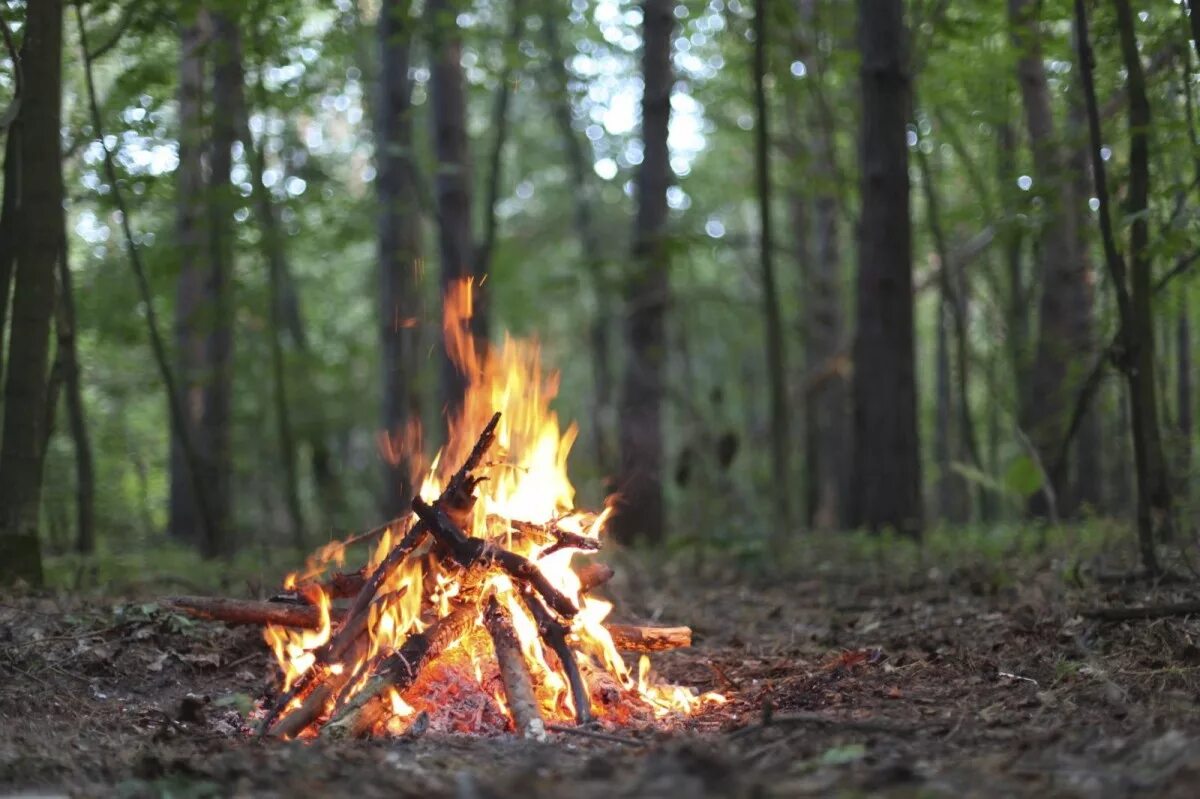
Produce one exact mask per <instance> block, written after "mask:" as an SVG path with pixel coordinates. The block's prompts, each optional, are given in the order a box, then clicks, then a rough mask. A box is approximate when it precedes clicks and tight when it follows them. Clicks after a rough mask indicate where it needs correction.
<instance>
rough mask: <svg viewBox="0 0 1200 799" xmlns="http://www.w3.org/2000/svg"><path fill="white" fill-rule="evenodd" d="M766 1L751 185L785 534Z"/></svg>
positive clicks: (760, 24) (784, 405)
mask: <svg viewBox="0 0 1200 799" xmlns="http://www.w3.org/2000/svg"><path fill="white" fill-rule="evenodd" d="M767 27H768V21H767V1H766V0H754V108H755V118H756V124H755V127H754V164H755V183H756V188H757V191H758V220H759V237H758V267H759V272H760V273H761V279H762V307H763V320H764V322H765V324H764V326H763V333H764V336H765V342H764V344H765V347H764V349H765V353H766V358H765V362H766V367H767V385H768V394H769V395H770V414H771V467H772V471H773V472H774V474H775V480H774V481H773V483H774V486H775V497H774V499H775V505H776V508H775V511H776V525H777V526H778V528H777V531H776V532H777V533H779V534H784V533H786V532H788V528H789V527H790V522H791V511H790V501H789V499H790V497H791V495H792V491H793V489H792V475H791V466H790V455H791V449H792V440H791V434H790V432H789V431H790V427H791V423H790V419H789V411H788V400H787V394H788V391H787V356H786V354H785V352H784V342H783V315H782V313H781V311H780V309H779V289H778V286H777V284H776V279H775V255H774V246H775V243H774V238H773V230H772V225H771V193H772V192H771V189H772V186H771V136H770V112H769V109H768V106H767V89H766V80H767Z"/></svg>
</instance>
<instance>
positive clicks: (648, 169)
mask: <svg viewBox="0 0 1200 799" xmlns="http://www.w3.org/2000/svg"><path fill="white" fill-rule="evenodd" d="M673 10H674V4H673V3H671V2H669V0H644V2H643V4H642V39H643V47H642V81H643V89H642V150H643V160H642V164H641V167H640V168H639V170H638V175H637V188H636V192H637V215H636V218H635V222H634V232H633V258H632V263H631V264H630V270H631V271H630V274H629V277H628V280H627V283H626V297H625V300H626V311H625V338H626V342H627V345H628V349H629V354H628V359H627V361H626V365H625V379H624V383H623V386H622V389H621V433H620V436H621V441H620V443H621V468H620V479H619V481H618V491H619V493H620V495H621V499H622V501H621V504H619V505H618V506H617V508H616V510H615V513H614V516H613V520H612V529H613V533H614V534H615V535H616V536H617V537H618V539H619V540H621V541H624V542H626V543H629V542H632V541H635V540H639V539H641V540H644V541H648V542H652V543H653V542H658V541H661V540H662V538H663V535H664V533H665V529H664V528H665V526H666V516H665V511H664V507H663V478H662V472H663V429H662V405H663V396H664V394H665V385H664V384H665V379H666V374H665V372H666V344H667V341H666V321H665V318H666V312H667V305H668V301H669V296H670V266H669V254H668V247H667V230H666V228H667V213H668V212H667V189H668V188H669V187H670V184H671V166H670V153H669V150H668V147H667V127H668V124H669V122H670V118H671V88H672V82H673V78H672V74H671V40H672V36H673V32H674V26H675V17H674V13H673Z"/></svg>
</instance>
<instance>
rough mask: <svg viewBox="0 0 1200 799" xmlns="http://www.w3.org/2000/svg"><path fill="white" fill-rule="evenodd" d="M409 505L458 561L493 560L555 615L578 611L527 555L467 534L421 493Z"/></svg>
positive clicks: (569, 615)
mask: <svg viewBox="0 0 1200 799" xmlns="http://www.w3.org/2000/svg"><path fill="white" fill-rule="evenodd" d="M412 506H413V511H414V512H415V513H416V514H417V516H418V517H419V518H420V519H421V521H422V522H424V523H425V525H426V526H427V527H429V529H430V531H431V532H432V533H433V535H434V537H436V538H437V539H438V541H439V542H441V544H442V545H443V546H445V547H446V548H447V549H448V550H449V551H450V554H451V556H452V557H453V558H454V559H455V560H456V561H458V562H459V564H460V565H462V566H464V567H471V566H474V565H476V564H479V565H482V566H487V565H488V564H491V563H494V564H496V565H497V566H499V567H500V568H502V569H504V571H506V572H508V576H509V577H511V578H512V579H513V582H515V583H517V584H519V585H528V586H531V587H532V588H533V589H534V590H535V591H537V592H538V594H539V595H540V596H541V597H542V599H544V600H545V602H546V604H547V605H549V606H550V607H551V608H553V609H554V611H555V612H556V613H558V615H560V616H563V617H565V618H568V619H571V618H574V617H575V614H576V613H578V612H579V609H578V608H576V607H575V603H574V602H572V601H571V600H570V599H568V598H567V595H566V594H564V593H562V592H561V591H559V590H558V589H557V588H555V587H554V585H553V584H551V582H550V581H549V580H548V579H546V575H545V574H543V573H542V570H541V569H539V568H538V567H537V566H535V565H533V564H532V563H531V562H530V561H529V559H528V558H526V557H524V556H522V555H518V554H517V553H515V552H510V551H508V550H507V549H504V548H502V547H498V546H496V545H495V544H491V543H488V542H487V541H484V540H483V539H482V538H471V537H468V536H467V534H466V533H464V532H463V531H462V530H460V529H459V527H458V525H456V524H455V523H454V522H453V520H451V519H450V517H449V516H448V515H447V514H446V512H445V511H444V510H442V509H441V508H439V507H437V506H436V505H430V504H429V503H427V502H425V501H424V500H423V499H421V498H420V497H413V501H412Z"/></svg>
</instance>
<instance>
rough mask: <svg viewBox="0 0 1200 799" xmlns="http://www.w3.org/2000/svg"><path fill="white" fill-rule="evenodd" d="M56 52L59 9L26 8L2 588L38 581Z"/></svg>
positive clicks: (1, 485) (54, 256)
mask: <svg viewBox="0 0 1200 799" xmlns="http://www.w3.org/2000/svg"><path fill="white" fill-rule="evenodd" d="M62 46H63V4H62V2H61V0H44V1H43V2H37V3H31V4H30V5H29V6H28V8H27V9H26V19H25V40H24V43H23V45H22V62H23V70H22V71H23V84H24V85H23V86H22V89H23V96H22V97H21V109H20V116H21V132H22V135H21V138H20V146H19V150H18V152H19V153H20V168H21V177H22V180H21V184H20V190H21V191H20V196H19V198H18V199H19V202H20V206H21V227H20V230H21V236H20V238H19V239H18V241H17V244H16V264H15V270H14V273H15V274H14V282H13V308H12V323H11V324H12V332H11V335H10V338H9V342H8V346H9V349H8V359H7V361H8V372H7V375H6V376H5V378H6V379H5V383H4V421H3V430H4V437H3V443H2V444H0V474H3V475H4V479H3V480H0V583H6V582H9V581H11V580H14V579H23V580H25V581H26V582H29V583H31V584H34V585H38V584H40V583H41V581H42V569H41V557H40V551H39V546H38V537H37V536H38V516H39V511H40V506H41V497H42V467H43V465H44V456H45V441H44V438H43V432H44V426H45V420H46V407H45V405H46V376H47V372H46V370H47V359H48V356H49V351H50V322H51V319H52V318H53V316H54V309H55V284H56V267H57V265H58V262H59V259H60V258H61V257H62V248H61V245H62V236H61V234H60V226H61V220H62V204H63V194H64V192H63V173H62V153H61V152H60V149H59V142H60V141H61V138H60V131H61V124H62Z"/></svg>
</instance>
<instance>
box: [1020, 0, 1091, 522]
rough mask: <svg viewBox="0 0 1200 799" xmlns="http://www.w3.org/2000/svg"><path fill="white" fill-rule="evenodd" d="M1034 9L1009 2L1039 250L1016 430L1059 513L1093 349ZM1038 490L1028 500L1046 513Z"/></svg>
mask: <svg viewBox="0 0 1200 799" xmlns="http://www.w3.org/2000/svg"><path fill="white" fill-rule="evenodd" d="M1040 8H1041V6H1040V4H1039V3H1037V2H1035V0H1009V4H1008V10H1009V20H1010V24H1011V26H1012V40H1013V46H1014V47H1015V48H1016V50H1017V56H1018V60H1017V80H1018V83H1019V84H1020V89H1021V102H1022V105H1023V106H1024V108H1025V123H1026V128H1027V130H1028V133H1029V144H1030V148H1031V150H1032V152H1033V164H1034V170H1035V174H1034V180H1035V184H1034V185H1035V188H1036V189H1037V191H1038V194H1039V196H1040V197H1041V198H1042V199H1043V201H1044V202H1043V206H1042V219H1041V226H1040V231H1039V233H1038V244H1037V253H1038V256H1039V271H1040V273H1041V286H1042V293H1041V300H1040V302H1039V304H1038V333H1037V345H1036V352H1035V354H1034V362H1033V371H1032V374H1031V380H1030V383H1029V385H1028V386H1027V387H1025V388H1024V397H1023V400H1024V402H1023V407H1024V412H1023V413H1022V414H1021V416H1022V417H1023V422H1022V426H1023V427H1024V428H1025V429H1026V430H1027V431H1028V433H1029V437H1030V439H1031V440H1032V441H1033V444H1034V447H1035V448H1036V449H1037V452H1038V456H1039V457H1040V458H1041V461H1042V463H1043V464H1044V465H1045V467H1046V468H1047V470H1049V472H1050V475H1051V478H1052V481H1053V488H1054V494H1055V496H1056V497H1058V498H1059V502H1058V506H1059V510H1060V512H1062V513H1064V514H1066V513H1070V512H1071V509H1072V508H1073V507H1074V506H1075V504H1076V503H1075V502H1074V498H1073V497H1072V492H1071V491H1070V486H1069V485H1068V484H1067V479H1066V478H1067V476H1068V475H1069V473H1070V472H1069V468H1068V466H1067V464H1059V463H1056V461H1057V458H1058V453H1059V449H1060V447H1061V444H1062V441H1063V438H1064V435H1065V433H1066V430H1067V424H1068V421H1069V418H1070V413H1071V409H1072V405H1073V402H1074V399H1075V396H1076V394H1077V393H1078V389H1079V387H1080V386H1081V385H1082V380H1083V378H1084V376H1085V375H1084V374H1082V372H1083V371H1084V368H1083V367H1081V366H1079V365H1080V364H1086V363H1089V355H1090V353H1091V350H1092V346H1091V341H1090V334H1091V320H1090V313H1091V307H1090V302H1088V301H1087V294H1086V292H1087V283H1086V281H1087V272H1086V265H1085V264H1084V263H1083V262H1082V260H1081V258H1080V257H1079V247H1078V243H1079V235H1078V232H1077V227H1078V224H1079V219H1078V217H1079V213H1078V210H1077V209H1076V208H1075V206H1074V197H1073V192H1072V190H1071V189H1072V186H1071V181H1070V180H1069V178H1068V174H1067V171H1066V164H1065V159H1064V153H1063V151H1062V148H1061V145H1060V142H1059V140H1058V138H1057V137H1056V132H1055V126H1054V112H1053V108H1052V103H1051V98H1050V85H1049V81H1048V80H1047V77H1046V69H1045V63H1044V59H1043V56H1042V46H1041V32H1040V23H1041V21H1040V18H1039V14H1040ZM1043 496H1044V495H1043V493H1042V492H1037V493H1035V494H1034V495H1033V497H1031V498H1030V507H1031V509H1032V510H1033V512H1034V513H1037V514H1042V513H1045V510H1046V509H1045V507H1044V504H1043V502H1044V500H1043Z"/></svg>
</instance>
